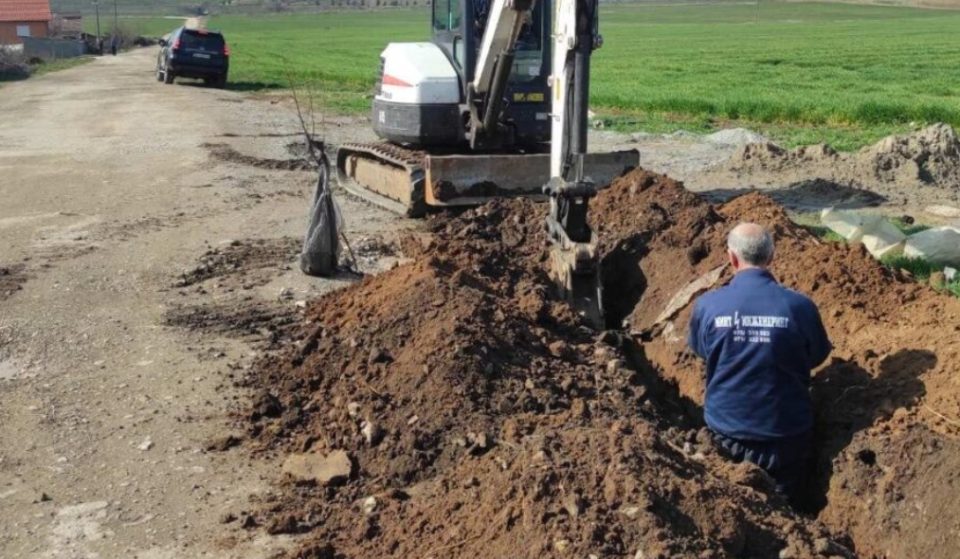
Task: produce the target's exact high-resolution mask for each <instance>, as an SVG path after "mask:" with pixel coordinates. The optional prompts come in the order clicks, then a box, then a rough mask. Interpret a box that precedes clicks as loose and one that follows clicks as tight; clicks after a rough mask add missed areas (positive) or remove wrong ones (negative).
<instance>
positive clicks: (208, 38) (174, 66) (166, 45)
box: [157, 27, 230, 87]
mask: <svg viewBox="0 0 960 559" xmlns="http://www.w3.org/2000/svg"><path fill="white" fill-rule="evenodd" d="M229 66H230V48H229V47H228V46H227V42H226V41H225V40H224V39H223V34H221V33H219V32H217V31H207V30H206V29H187V28H186V27H178V28H177V29H175V30H173V32H171V33H170V35H168V36H167V38H166V39H161V40H160V55H159V56H158V57H157V81H162V82H163V83H173V80H174V78H201V79H203V82H204V83H206V84H207V85H212V86H214V87H223V86H225V85H226V84H227V70H228V69H229Z"/></svg>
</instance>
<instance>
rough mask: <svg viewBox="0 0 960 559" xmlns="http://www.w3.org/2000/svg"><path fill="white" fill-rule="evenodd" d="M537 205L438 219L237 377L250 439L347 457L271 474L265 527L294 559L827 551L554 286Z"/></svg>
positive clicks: (263, 445)
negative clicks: (244, 381)
mask: <svg viewBox="0 0 960 559" xmlns="http://www.w3.org/2000/svg"><path fill="white" fill-rule="evenodd" d="M543 210H544V207H543V206H538V205H535V204H533V203H531V202H528V201H512V202H509V203H493V204H490V205H487V206H484V207H481V208H479V209H476V210H472V211H470V212H467V213H466V214H464V215H463V216H461V217H459V218H456V219H452V220H449V221H438V222H436V223H435V224H434V227H433V236H432V237H430V238H428V239H427V241H426V243H419V242H416V241H414V242H410V243H407V247H406V248H407V251H408V252H409V253H412V254H413V256H414V263H413V264H411V265H408V266H403V267H399V268H396V269H394V270H392V271H390V272H387V273H384V274H382V275H379V276H375V277H370V278H367V279H365V280H364V281H362V282H360V283H359V284H356V285H354V286H351V287H349V288H347V289H344V290H342V291H338V292H336V293H333V294H331V295H329V296H327V297H324V298H321V299H319V300H317V301H316V302H314V303H313V304H312V305H311V306H310V308H309V309H308V313H307V317H308V326H307V327H306V328H305V330H304V337H303V339H302V340H301V341H300V344H299V348H298V349H297V350H296V351H289V352H286V353H281V354H279V355H277V356H274V357H271V358H268V359H266V360H265V361H263V362H261V363H259V364H258V366H256V367H254V369H253V373H252V375H251V377H250V378H249V382H250V384H251V385H252V387H254V388H255V389H257V390H258V391H259V394H260V395H259V396H258V397H257V398H256V399H255V402H254V406H253V407H252V408H251V411H250V414H249V415H248V416H247V417H246V419H245V420H246V421H247V422H248V434H249V437H250V438H251V439H252V440H253V442H254V444H255V446H256V448H259V449H260V451H262V452H279V453H281V454H286V453H291V452H294V453H297V452H309V453H316V454H320V455H324V454H327V453H330V452H331V451H333V450H338V449H343V450H346V451H348V453H349V455H350V458H351V460H352V462H353V463H354V465H355V468H354V475H353V476H352V478H351V479H350V481H349V482H348V483H347V484H346V485H344V486H341V487H321V486H317V485H314V484H304V483H302V482H301V483H295V482H294V481H292V480H288V481H287V482H286V484H285V491H284V492H283V494H282V495H280V496H278V497H277V498H275V499H273V500H271V501H268V502H267V503H265V504H264V509H263V511H262V513H261V515H260V522H261V523H262V524H264V525H265V526H266V528H267V530H268V532H271V533H279V532H310V537H309V539H308V540H309V542H311V543H308V544H305V546H304V547H303V548H302V550H301V556H304V557H324V556H333V555H332V554H333V553H334V552H335V553H336V554H337V556H345V557H372V556H393V557H409V556H424V557H428V556H437V557H439V556H456V557H478V556H487V557H545V556H548V557H549V556H581V557H585V556H587V555H588V554H590V553H595V554H598V555H602V556H611V555H612V556H629V557H634V556H637V557H671V556H676V557H724V556H731V555H733V556H746V557H773V556H776V555H777V554H778V553H780V551H781V550H784V549H788V550H789V551H787V552H785V555H784V556H794V557H815V556H820V555H823V556H826V555H830V554H833V555H839V556H843V555H844V553H845V552H844V550H843V548H842V547H840V546H839V544H837V543H835V542H832V541H831V540H829V539H827V538H826V537H825V536H826V530H825V529H824V528H823V527H822V526H820V525H818V524H816V523H813V522H810V521H807V520H804V519H803V518H801V517H798V516H797V515H795V514H794V513H793V512H791V511H790V510H789V509H788V508H787V507H786V505H785V504H784V503H783V501H782V500H781V499H780V498H779V497H776V496H772V495H771V494H770V490H769V483H768V481H767V480H766V478H765V477H764V476H763V475H762V474H761V473H760V472H759V470H756V469H755V468H752V467H749V466H736V467H734V466H732V465H731V464H728V463H726V462H725V461H723V460H721V459H720V458H719V457H718V456H717V455H716V454H715V453H714V452H713V449H712V447H711V445H710V443H709V442H708V440H707V438H706V434H705V432H701V431H700V430H698V428H697V422H696V421H691V420H690V419H689V418H688V417H687V416H685V415H684V413H683V408H682V406H681V402H680V398H678V397H677V396H676V394H675V392H671V391H670V390H665V389H664V387H662V386H660V385H659V383H658V382H657V381H656V378H655V377H654V376H653V375H652V374H651V372H650V371H649V370H647V369H646V368H645V367H644V366H643V365H642V362H640V361H637V360H636V359H635V354H636V353H637V352H638V348H637V347H636V346H634V345H633V344H632V343H629V342H623V344H621V340H620V338H619V337H618V336H617V335H615V334H614V333H607V334H605V335H603V336H600V339H597V338H596V337H595V334H594V333H592V332H591V331H590V330H588V329H586V328H584V327H583V325H582V324H580V323H579V321H578V319H577V318H576V316H575V315H573V314H572V313H571V312H570V311H569V310H568V309H567V308H566V306H565V305H564V304H562V303H561V302H559V301H557V300H556V299H555V298H554V297H553V296H552V295H551V293H550V287H549V286H550V284H549V281H548V279H547V277H546V276H545V275H544V272H543V268H542V263H543V259H544V256H545V251H544V248H545V246H546V244H545V237H544V233H543V226H542V220H543ZM602 340H606V342H610V343H605V342H604V341H602ZM611 343H612V345H610V344H611ZM627 362H637V363H638V366H637V367H630V366H627V364H626V363H627ZM265 390H266V392H264V391H265ZM370 497H373V499H372V500H370V499H369V498H370ZM518 542H523V545H522V546H520V547H518ZM790 553H792V554H793V555H790Z"/></svg>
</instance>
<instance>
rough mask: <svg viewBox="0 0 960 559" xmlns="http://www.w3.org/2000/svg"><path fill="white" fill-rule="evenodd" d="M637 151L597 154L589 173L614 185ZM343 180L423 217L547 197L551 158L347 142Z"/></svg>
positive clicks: (340, 169)
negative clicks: (434, 210)
mask: <svg viewBox="0 0 960 559" xmlns="http://www.w3.org/2000/svg"><path fill="white" fill-rule="evenodd" d="M639 164H640V154H639V152H637V150H626V151H617V152H609V153H591V154H588V155H587V156H586V157H585V158H584V167H585V171H586V173H587V174H589V176H590V177H591V178H592V179H593V182H594V183H595V184H601V185H605V184H609V183H610V181H612V180H613V179H614V178H616V177H618V176H620V175H622V174H624V173H625V172H627V171H630V170H631V169H633V168H635V167H637V166H638V165H639ZM337 179H338V182H339V183H340V185H341V186H343V187H344V188H345V189H346V190H347V191H349V192H351V193H352V194H355V195H357V196H360V197H361V198H364V199H366V200H368V201H370V202H373V203H375V204H378V205H380V206H383V207H385V208H387V209H389V210H391V211H394V212H397V213H400V214H403V215H407V216H410V217H420V216H422V215H423V214H425V213H426V211H427V209H428V208H429V207H447V206H472V205H478V204H482V203H484V202H486V201H487V200H489V199H491V198H496V197H514V196H526V197H535V198H543V199H545V198H546V196H545V195H544V194H543V185H544V184H546V183H547V182H548V180H549V179H550V156H549V154H470V155H440V154H431V153H428V152H425V151H415V150H410V149H406V148H401V147H398V146H395V145H392V144H387V143H374V144H345V145H343V146H342V147H341V148H340V149H339V150H338V152H337Z"/></svg>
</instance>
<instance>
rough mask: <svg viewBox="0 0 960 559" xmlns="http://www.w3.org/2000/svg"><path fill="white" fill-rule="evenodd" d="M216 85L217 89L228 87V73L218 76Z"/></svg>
mask: <svg viewBox="0 0 960 559" xmlns="http://www.w3.org/2000/svg"><path fill="white" fill-rule="evenodd" d="M214 87H216V88H217V89H223V88H225V87H227V75H226V74H224V75H222V76H220V77H218V78H217V81H216V82H214Z"/></svg>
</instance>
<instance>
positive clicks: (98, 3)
mask: <svg viewBox="0 0 960 559" xmlns="http://www.w3.org/2000/svg"><path fill="white" fill-rule="evenodd" d="M93 7H94V8H96V9H97V39H99V38H100V2H99V0H93Z"/></svg>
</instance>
